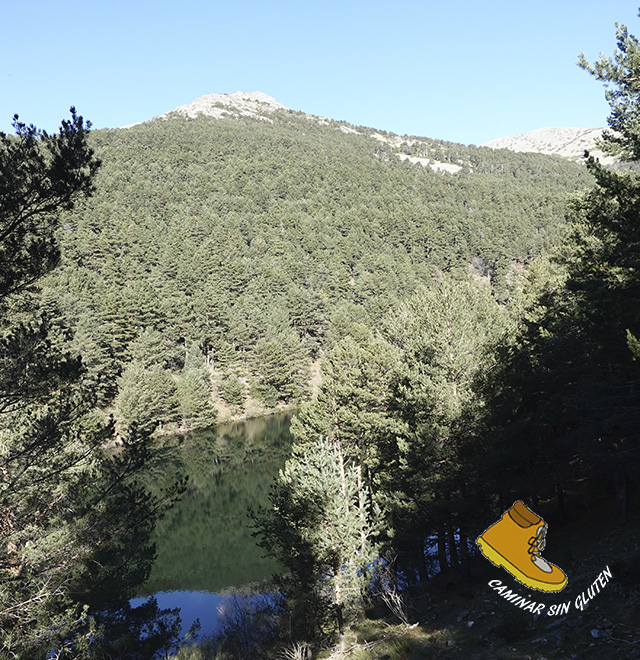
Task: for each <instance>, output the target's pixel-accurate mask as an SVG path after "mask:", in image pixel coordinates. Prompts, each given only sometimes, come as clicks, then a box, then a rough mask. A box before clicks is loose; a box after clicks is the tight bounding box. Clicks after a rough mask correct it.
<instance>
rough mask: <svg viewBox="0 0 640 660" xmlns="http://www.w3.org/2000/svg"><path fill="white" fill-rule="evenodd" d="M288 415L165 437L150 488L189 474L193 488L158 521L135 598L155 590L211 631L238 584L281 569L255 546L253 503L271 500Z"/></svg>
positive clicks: (164, 603)
mask: <svg viewBox="0 0 640 660" xmlns="http://www.w3.org/2000/svg"><path fill="white" fill-rule="evenodd" d="M290 419H291V415H290V414H286V415H273V416H270V417H263V418H259V419H251V420H247V421H246V422H236V423H232V424H222V425H219V426H217V427H214V428H212V429H208V430H207V431H202V432H197V433H192V434H189V435H186V436H178V437H173V438H170V439H167V440H164V441H163V443H162V445H161V446H160V448H159V449H158V451H157V454H156V456H155V457H154V460H153V462H152V465H151V468H150V472H149V487H150V489H151V490H152V491H153V492H156V493H158V492H159V491H160V490H161V489H162V488H163V487H167V486H169V485H171V484H173V483H175V482H176V481H177V480H178V479H180V478H181V477H185V476H187V477H188V483H187V490H186V492H185V493H184V494H183V495H182V498H181V500H180V502H178V503H177V504H176V505H175V506H174V507H173V508H172V509H171V510H170V511H169V512H168V513H167V515H166V516H165V517H164V518H163V519H162V520H161V521H160V522H159V524H158V526H157V529H156V538H155V542H156V545H157V549H158V557H157V559H156V562H155V564H154V566H153V568H152V571H151V576H150V578H149V581H148V582H147V583H146V584H145V585H144V586H143V587H142V589H140V590H139V596H140V597H141V598H140V599H136V601H134V604H136V603H137V602H140V601H141V600H143V597H147V596H151V595H155V596H156V598H157V600H158V604H159V605H160V606H161V607H171V608H173V607H180V608H181V611H182V613H181V617H182V623H183V628H184V629H185V630H186V629H188V628H189V626H190V625H191V624H192V623H193V621H194V620H195V619H196V618H199V619H200V623H201V626H202V629H201V635H205V634H207V633H210V632H213V631H214V630H215V629H216V623H217V618H218V608H219V607H220V606H221V605H223V603H224V599H225V598H226V597H228V595H229V594H230V593H232V592H233V591H234V589H237V588H240V587H243V586H245V585H248V584H250V583H256V582H260V581H262V580H265V579H268V578H269V577H270V576H271V575H273V574H274V573H278V572H280V570H281V567H280V565H279V564H278V563H277V562H275V561H274V560H272V559H267V558H265V557H264V556H263V555H264V550H262V548H259V547H258V546H257V545H256V540H255V539H254V538H253V536H252V535H251V532H252V530H251V528H250V519H249V517H248V510H249V509H250V508H253V509H256V508H258V507H259V506H261V505H262V506H266V505H267V504H268V493H269V488H270V486H271V484H272V482H273V479H274V477H276V476H277V474H278V470H279V469H280V468H282V467H283V466H284V463H285V461H286V459H287V457H288V455H289V451H290V448H291V436H290V433H289V423H290Z"/></svg>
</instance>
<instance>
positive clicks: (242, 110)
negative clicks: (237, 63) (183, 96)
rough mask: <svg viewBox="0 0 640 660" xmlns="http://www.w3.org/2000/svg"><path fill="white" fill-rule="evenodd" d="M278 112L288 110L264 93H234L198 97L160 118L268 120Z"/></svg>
mask: <svg viewBox="0 0 640 660" xmlns="http://www.w3.org/2000/svg"><path fill="white" fill-rule="evenodd" d="M276 110H288V108H287V107H286V106H284V105H282V103H278V102H277V101H276V100H275V99H274V98H273V97H271V96H269V95H268V94H265V93H263V92H234V93H233V94H205V95H204V96H200V97H198V98H197V99H196V100H195V101H193V102H192V103H189V104H187V105H181V106H179V107H177V108H176V109H175V110H172V111H171V112H167V113H165V114H164V115H161V116H160V119H166V118H167V117H168V116H170V115H173V114H179V115H184V116H185V117H191V118H194V117H197V116H199V115H204V116H206V117H215V118H216V119H224V118H228V117H254V118H256V119H266V118H267V117H265V115H268V114H270V113H272V112H275V111H276Z"/></svg>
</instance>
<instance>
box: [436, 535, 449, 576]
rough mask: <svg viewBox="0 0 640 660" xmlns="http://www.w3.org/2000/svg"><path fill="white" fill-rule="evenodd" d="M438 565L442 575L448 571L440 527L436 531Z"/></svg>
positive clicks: (444, 543) (444, 542)
mask: <svg viewBox="0 0 640 660" xmlns="http://www.w3.org/2000/svg"><path fill="white" fill-rule="evenodd" d="M438 563H439V564H440V572H441V573H444V572H445V571H447V570H448V568H449V564H448V563H447V549H446V539H445V535H444V526H441V527H440V529H439V530H438Z"/></svg>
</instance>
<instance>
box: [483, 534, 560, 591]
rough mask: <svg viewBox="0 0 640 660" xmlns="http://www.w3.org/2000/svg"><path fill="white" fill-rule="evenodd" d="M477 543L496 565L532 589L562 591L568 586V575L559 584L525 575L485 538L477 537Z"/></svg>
mask: <svg viewBox="0 0 640 660" xmlns="http://www.w3.org/2000/svg"><path fill="white" fill-rule="evenodd" d="M476 543H477V544H478V547H479V548H480V552H482V554H483V555H484V556H485V557H486V558H487V559H488V560H489V561H490V562H491V563H492V564H493V565H494V566H497V567H498V568H504V570H505V571H507V573H510V574H511V575H513V577H514V578H515V579H516V580H518V582H520V583H521V584H524V585H525V587H529V588H530V589H535V590H536V591H547V592H554V591H562V590H563V589H564V588H565V587H566V586H567V576H566V575H565V578H564V580H563V581H562V582H560V583H558V584H549V583H548V582H540V580H536V579H534V578H532V577H529V576H528V575H525V574H524V573H523V572H522V571H521V570H520V569H519V568H517V567H516V566H514V565H513V564H512V563H511V562H510V561H509V560H508V559H505V558H504V557H503V556H502V555H501V554H500V553H499V552H498V551H497V550H495V549H494V548H492V547H491V546H490V545H489V544H488V543H487V542H486V541H485V540H484V539H483V538H482V536H479V537H478V538H477V539H476ZM551 565H553V564H551Z"/></svg>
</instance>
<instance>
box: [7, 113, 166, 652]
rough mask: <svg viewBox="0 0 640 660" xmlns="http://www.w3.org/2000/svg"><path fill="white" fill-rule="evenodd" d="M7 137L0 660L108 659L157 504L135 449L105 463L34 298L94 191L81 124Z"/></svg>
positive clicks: (70, 367)
mask: <svg viewBox="0 0 640 660" xmlns="http://www.w3.org/2000/svg"><path fill="white" fill-rule="evenodd" d="M14 127H15V129H16V135H15V136H6V135H4V134H0V263H1V264H2V268H0V535H1V536H2V543H0V645H1V649H2V651H1V652H2V655H3V656H5V655H6V656H7V657H25V658H27V657H28V658H36V657H49V656H52V655H58V656H63V655H66V656H68V657H79V658H80V657H87V656H88V655H90V654H93V655H92V656H91V657H95V654H96V653H99V652H100V651H99V650H98V649H101V650H102V651H104V652H105V653H107V654H109V653H111V652H112V651H113V643H114V635H115V636H116V637H117V636H118V635H119V634H120V633H118V632H116V629H115V627H114V626H113V625H112V624H113V622H114V621H116V620H118V618H119V617H118V614H117V613H118V612H119V613H120V617H121V616H122V611H123V610H130V608H128V603H127V599H128V598H129V597H131V595H132V585H133V584H134V582H135V581H139V580H140V579H143V578H144V577H145V576H146V574H147V572H148V570H149V568H150V560H151V557H152V554H153V548H152V546H151V544H150V543H149V536H150V533H151V529H152V527H153V520H154V519H155V517H156V515H157V506H158V503H155V502H154V501H153V500H152V499H151V498H149V497H147V495H146V493H145V492H144V490H142V489H141V488H140V487H139V486H138V485H137V484H136V481H135V475H136V473H137V472H138V471H139V470H140V469H141V468H142V466H143V465H144V462H145V460H146V451H147V438H146V437H145V436H143V435H140V434H137V433H132V434H131V435H129V436H126V437H125V438H124V439H123V442H124V445H123V447H122V452H121V455H120V458H112V457H110V456H109V455H108V454H107V453H106V452H105V444H106V443H107V441H108V440H110V439H112V436H113V429H112V427H111V425H105V424H104V422H103V421H101V420H100V418H99V416H97V415H96V414H95V412H94V405H95V402H96V396H97V391H96V383H95V381H94V380H92V378H86V377H85V374H86V372H85V371H84V370H83V367H82V361H81V360H80V359H79V358H78V357H77V354H74V353H72V344H70V343H69V341H68V339H69V336H70V334H71V331H70V328H69V327H67V326H66V325H65V324H64V322H62V321H61V315H60V313H59V310H57V309H56V308H55V305H52V304H51V302H50V301H44V300H43V298H42V297H41V296H40V294H39V291H38V288H37V284H38V282H39V280H40V278H42V276H43V275H44V274H45V273H47V272H48V271H49V270H51V269H52V268H53V267H54V266H55V265H56V263H57V262H58V259H59V250H58V246H57V243H56V229H57V227H58V224H59V220H60V215H61V213H62V212H63V211H65V210H68V209H70V208H71V207H72V206H73V204H74V202H75V201H76V200H78V199H79V198H80V197H82V196H83V195H88V194H91V192H92V190H93V177H94V174H95V172H96V170H97V168H98V166H99V161H98V160H97V159H96V158H95V156H94V154H93V151H92V149H91V148H90V147H89V146H88V143H87V135H88V129H89V125H88V124H85V123H84V122H83V119H82V117H79V116H78V115H76V113H75V110H73V109H72V111H71V119H70V120H67V121H64V122H63V123H62V127H61V129H60V131H59V133H58V134H56V135H47V134H46V133H44V132H41V131H38V130H37V129H36V128H35V127H33V126H26V125H25V124H22V123H20V122H18V120H17V118H16V119H15V122H14ZM105 585H109V587H110V589H109V590H107V589H105V588H104V587H105ZM114 593H115V594H117V599H116V601H113V600H110V599H111V597H113V595H114ZM152 610H153V611H152ZM139 614H141V613H139ZM158 614H159V613H158V609H157V607H155V609H154V608H152V607H151V608H150V607H147V613H146V614H145V615H144V616H140V617H139V618H138V619H137V623H133V619H132V620H131V625H130V626H129V629H128V631H127V634H128V635H130V640H136V639H138V640H139V639H140V636H139V632H140V628H141V627H143V626H150V627H148V628H147V630H148V631H152V632H151V634H150V635H149V636H148V637H147V640H148V643H149V644H150V645H153V644H158V643H164V642H165V641H166V635H165V634H160V635H158V634H157V633H158V629H157V628H156V629H155V630H154V629H153V621H154V619H156V620H158V619H157V616H158ZM120 620H121V618H120ZM165 623H168V621H165ZM136 626H139V628H138V630H137V631H136V630H135V628H136ZM98 627H100V630H98ZM131 635H133V636H131ZM145 643H146V642H145ZM110 649H111V650H110ZM121 657H124V656H121Z"/></svg>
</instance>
